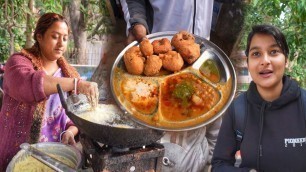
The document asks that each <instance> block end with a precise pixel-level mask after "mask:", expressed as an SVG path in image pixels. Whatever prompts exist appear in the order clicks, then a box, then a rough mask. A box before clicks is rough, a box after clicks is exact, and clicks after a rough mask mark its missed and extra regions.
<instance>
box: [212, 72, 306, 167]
mask: <svg viewBox="0 0 306 172" xmlns="http://www.w3.org/2000/svg"><path fill="white" fill-rule="evenodd" d="M301 91H305V90H302V89H300V87H299V86H298V84H297V82H295V81H294V80H292V79H290V78H289V77H288V76H284V78H283V89H282V92H281V96H280V97H279V98H278V99H276V100H274V101H273V102H267V101H265V100H263V99H262V98H261V96H260V95H259V93H258V91H257V89H256V85H255V84H254V82H252V83H251V84H250V87H249V89H248V91H247V112H248V114H247V120H246V125H245V129H244V138H243V140H242V143H241V147H240V150H241V158H242V162H241V165H240V168H236V167H234V163H235V156H234V155H235V152H236V151H237V143H238V142H236V135H235V131H234V122H235V121H234V120H233V119H234V118H233V116H234V114H233V112H234V111H233V110H232V108H233V107H232V105H231V106H230V107H229V109H228V110H227V112H226V113H225V114H224V117H223V122H222V126H221V129H220V132H219V136H218V140H217V144H216V147H215V150H214V154H213V160H212V165H213V171H226V172H230V171H249V170H250V169H256V170H257V171H265V172H270V171H272V172H278V171H281V172H283V171H284V172H286V171H290V172H291V171H294V172H300V171H301V172H302V171H306V139H305V136H306V126H305V115H304V113H305V112H303V108H302V103H301Z"/></svg>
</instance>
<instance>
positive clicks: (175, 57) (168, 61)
mask: <svg viewBox="0 0 306 172" xmlns="http://www.w3.org/2000/svg"><path fill="white" fill-rule="evenodd" d="M160 57H161V59H162V61H163V68H165V69H166V70H169V71H172V72H177V71H180V70H181V69H182V67H183V65H184V60H183V58H182V57H181V55H180V54H179V53H178V52H176V51H168V52H167V53H166V54H160Z"/></svg>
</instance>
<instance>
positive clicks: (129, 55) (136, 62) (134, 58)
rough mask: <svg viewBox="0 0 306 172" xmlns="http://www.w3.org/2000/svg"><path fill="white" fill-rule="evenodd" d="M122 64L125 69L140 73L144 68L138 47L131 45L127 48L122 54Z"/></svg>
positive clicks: (136, 73)
mask: <svg viewBox="0 0 306 172" xmlns="http://www.w3.org/2000/svg"><path fill="white" fill-rule="evenodd" d="M123 59H124V64H125V66H126V69H127V71H128V72H129V73H130V74H133V75H141V74H142V72H143V69H144V61H145V59H144V57H143V56H142V54H141V52H140V49H139V47H136V46H133V47H131V48H129V49H128V50H127V51H126V52H125V53H124V56H123Z"/></svg>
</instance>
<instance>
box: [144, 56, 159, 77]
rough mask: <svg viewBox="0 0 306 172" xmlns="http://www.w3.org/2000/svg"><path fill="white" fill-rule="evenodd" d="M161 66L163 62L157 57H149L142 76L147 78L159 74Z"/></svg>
mask: <svg viewBox="0 0 306 172" xmlns="http://www.w3.org/2000/svg"><path fill="white" fill-rule="evenodd" d="M162 66H163V61H162V59H160V57H159V56H157V55H151V56H149V57H147V60H146V63H145V67H144V74H145V75H147V76H154V75H156V74H158V73H159V71H160V69H161V67H162Z"/></svg>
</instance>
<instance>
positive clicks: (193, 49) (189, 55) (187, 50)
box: [178, 43, 200, 64]
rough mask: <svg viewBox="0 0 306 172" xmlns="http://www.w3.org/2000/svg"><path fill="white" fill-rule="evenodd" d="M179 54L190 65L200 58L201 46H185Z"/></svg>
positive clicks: (195, 44)
mask: <svg viewBox="0 0 306 172" xmlns="http://www.w3.org/2000/svg"><path fill="white" fill-rule="evenodd" d="M178 52H179V53H180V54H181V56H182V57H183V59H184V60H185V61H186V62H187V63H188V64H191V63H193V62H194V61H196V60H197V59H198V58H199V57H200V45H199V44H197V43H193V44H191V45H183V46H181V47H179V48H178Z"/></svg>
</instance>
